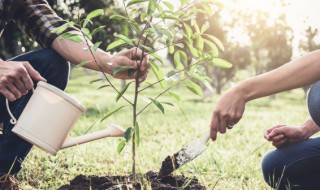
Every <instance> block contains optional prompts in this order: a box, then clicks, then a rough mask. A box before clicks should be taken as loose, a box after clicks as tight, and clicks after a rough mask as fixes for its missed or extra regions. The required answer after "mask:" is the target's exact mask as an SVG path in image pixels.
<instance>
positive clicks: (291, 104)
mask: <svg viewBox="0 0 320 190" xmlns="http://www.w3.org/2000/svg"><path fill="white" fill-rule="evenodd" d="M96 78H97V76H96V75H89V76H88V75H84V74H83V73H82V72H80V71H77V72H76V73H75V74H74V75H73V78H72V80H71V81H70V82H69V85H68V87H67V90H66V91H67V92H68V93H69V94H72V95H74V96H76V97H77V98H78V99H79V100H80V101H81V102H82V103H83V104H84V105H85V106H86V107H87V112H86V114H85V115H84V116H83V117H81V119H80V120H79V121H78V123H77V124H76V127H75V128H74V130H73V131H72V133H71V135H72V136H75V135H79V134H83V133H84V131H86V130H87V129H88V128H89V127H90V126H91V125H92V124H93V123H94V122H95V121H97V120H98V119H99V118H101V117H102V116H103V113H105V112H106V111H107V110H110V109H112V108H114V107H115V106H116V105H117V103H115V94H114V93H113V91H112V90H111V89H110V88H104V89H101V90H96V88H97V87H98V86H99V85H101V83H95V84H93V85H90V84H89V81H90V80H93V79H96ZM114 82H115V83H116V85H118V86H119V84H120V82H118V81H114ZM132 92H133V91H132V89H129V95H128V96H127V97H128V98H132ZM158 92H159V91H158V90H157V89H152V90H151V91H150V93H149V97H154V95H156V94H157V93H158ZM174 92H175V93H177V94H179V95H180V96H181V97H182V98H181V101H180V102H178V103H177V104H176V106H174V107H171V106H165V114H162V113H161V112H160V111H159V110H158V109H157V108H156V107H155V106H150V107H149V108H148V109H146V111H145V112H144V113H142V114H141V115H140V117H139V118H138V121H139V125H140V135H141V144H140V146H139V148H138V150H137V171H138V172H141V173H145V172H147V171H150V170H152V171H159V169H160V166H161V162H162V160H163V159H164V158H165V157H166V156H167V155H169V154H173V153H175V152H176V151H178V150H179V149H180V148H182V147H183V146H184V145H186V144H187V143H188V142H190V141H191V140H192V139H194V138H196V137H201V136H202V135H203V134H204V133H205V132H206V129H207V127H208V126H209V123H210V119H211V114H212V111H213V109H214V107H215V103H216V101H217V100H218V99H219V96H214V97H213V98H212V99H207V100H203V99H202V98H200V97H197V96H196V95H193V94H191V93H190V92H189V91H186V90H183V89H182V88H180V89H175V90H174ZM150 94H151V95H150ZM146 97H147V96H146V94H144V95H143V97H142V100H141V101H140V107H141V106H143V105H145V104H146V103H147V102H146V101H144V99H146ZM160 100H162V101H174V99H173V98H172V97H169V96H167V95H165V96H163V97H162V98H160ZM118 104H121V105H124V104H125V102H124V101H123V100H120V101H119V102H118ZM181 110H183V112H182V111H181ZM307 115H308V114H307V110H306V108H305V98H304V94H303V92H302V90H294V91H290V92H286V93H282V94H279V95H277V99H276V100H273V101H270V99H269V98H263V99H260V100H255V101H252V102H250V103H249V104H247V107H246V112H245V114H244V116H243V119H242V120H241V121H240V122H239V123H238V124H237V125H236V126H235V128H234V129H233V130H231V131H229V132H228V133H226V134H224V135H219V136H218V140H217V141H216V142H214V143H211V142H210V143H208V149H207V150H206V151H205V152H204V153H203V154H201V155H200V156H199V157H198V158H196V159H195V160H193V161H192V162H190V163H188V164H186V165H185V166H183V167H181V168H180V169H179V170H178V171H176V172H175V173H174V174H176V175H180V174H183V175H186V176H195V177H197V178H198V179H199V180H200V182H201V183H202V184H203V185H205V186H206V187H208V189H217V190H220V189H239V190H240V189H250V190H251V189H269V187H268V186H267V185H266V184H265V182H264V181H263V178H262V173H261V168H260V163H261V160H262V158H263V156H264V155H265V154H266V153H267V152H268V151H270V150H272V149H273V147H272V146H271V144H270V143H268V142H267V141H265V140H264V138H263V134H264V132H265V130H266V129H267V128H269V127H271V126H274V125H276V124H292V125H298V124H300V123H302V122H303V121H304V120H305V119H306V117H307ZM108 123H117V124H120V125H122V126H123V127H124V128H127V127H129V126H131V124H132V113H131V109H130V108H129V107H128V108H125V109H123V110H121V111H120V112H118V113H117V114H116V115H113V116H111V117H110V118H108V119H107V120H105V121H104V122H102V123H100V122H97V124H96V125H94V126H93V128H92V129H91V131H96V130H99V129H103V128H104V127H106V126H107V124H108ZM120 140H121V139H120V138H105V139H101V140H97V141H94V142H90V143H87V144H83V145H79V146H77V147H72V148H69V149H65V150H61V151H60V152H59V153H58V155H57V156H55V157H54V156H51V155H49V154H47V153H45V152H43V151H42V150H40V149H38V148H33V149H32V151H31V153H30V154H29V156H28V157H27V159H26V161H25V162H24V164H23V169H22V171H21V172H20V173H19V176H18V179H19V180H20V181H21V188H22V189H57V188H58V187H60V186H61V185H63V184H66V183H68V181H70V180H71V179H73V178H74V177H75V176H76V175H79V174H85V175H99V176H103V175H119V174H120V175H125V174H128V173H130V172H131V153H130V152H131V147H130V146H126V147H125V148H124V150H123V152H122V153H120V154H118V153H117V150H116V149H117V145H118V143H119V142H120Z"/></svg>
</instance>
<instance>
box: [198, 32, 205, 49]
mask: <svg viewBox="0 0 320 190" xmlns="http://www.w3.org/2000/svg"><path fill="white" fill-rule="evenodd" d="M203 46H204V42H203V38H202V37H201V36H200V35H197V48H198V49H199V50H201V51H202V50H203Z"/></svg>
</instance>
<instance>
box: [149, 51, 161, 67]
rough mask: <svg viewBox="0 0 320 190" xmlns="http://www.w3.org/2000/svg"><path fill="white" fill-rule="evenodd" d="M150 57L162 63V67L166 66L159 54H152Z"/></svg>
mask: <svg viewBox="0 0 320 190" xmlns="http://www.w3.org/2000/svg"><path fill="white" fill-rule="evenodd" d="M149 55H150V56H151V57H153V58H155V59H157V60H158V61H160V63H161V64H162V65H164V62H163V59H162V57H160V56H159V55H158V54H156V53H151V54H149Z"/></svg>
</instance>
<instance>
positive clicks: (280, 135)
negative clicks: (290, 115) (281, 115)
mask: <svg viewBox="0 0 320 190" xmlns="http://www.w3.org/2000/svg"><path fill="white" fill-rule="evenodd" d="M285 138H286V137H285V136H284V135H283V134H279V135H276V136H273V137H272V138H270V139H269V140H270V141H273V142H278V141H281V140H283V139H285Z"/></svg>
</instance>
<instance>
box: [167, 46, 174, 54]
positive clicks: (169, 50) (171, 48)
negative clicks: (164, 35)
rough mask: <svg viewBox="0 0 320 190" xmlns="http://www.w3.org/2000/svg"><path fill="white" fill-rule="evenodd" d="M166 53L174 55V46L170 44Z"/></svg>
mask: <svg viewBox="0 0 320 190" xmlns="http://www.w3.org/2000/svg"><path fill="white" fill-rule="evenodd" d="M168 52H169V53H171V54H173V53H174V45H173V44H170V45H169V46H168Z"/></svg>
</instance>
